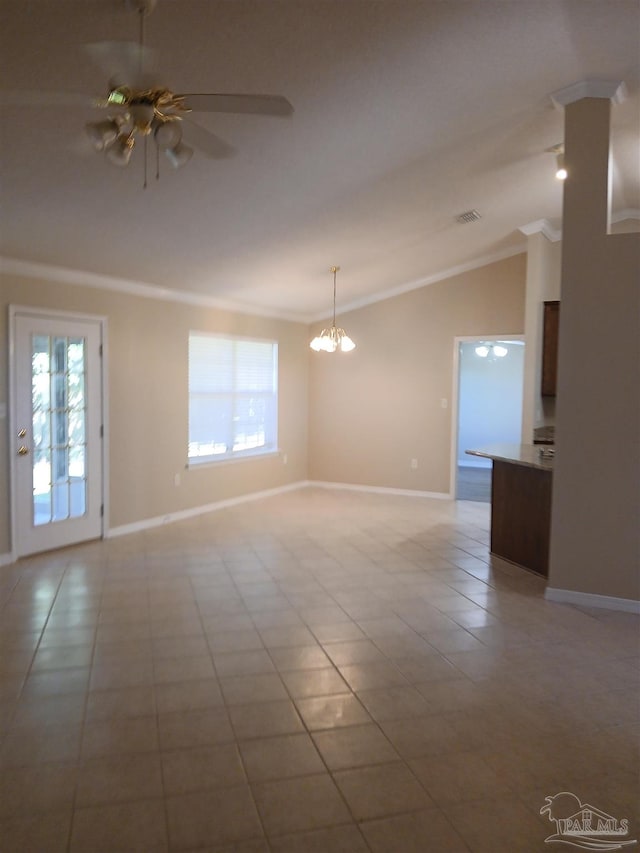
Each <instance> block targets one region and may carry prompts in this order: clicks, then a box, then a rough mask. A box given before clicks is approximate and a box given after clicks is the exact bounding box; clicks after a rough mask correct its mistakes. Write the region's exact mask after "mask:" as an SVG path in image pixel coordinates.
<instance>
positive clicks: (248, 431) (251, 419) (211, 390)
mask: <svg viewBox="0 0 640 853" xmlns="http://www.w3.org/2000/svg"><path fill="white" fill-rule="evenodd" d="M277 377H278V345H277V343H276V342H275V341H256V340H248V339H246V338H231V337H222V336H219V335H206V334H203V333H197V332H191V333H190V335H189V461H190V462H206V461H212V460H216V459H224V458H229V457H234V456H240V455H249V454H257V453H268V452H271V451H273V450H276V449H277V445H278V442H277V412H278V387H277Z"/></svg>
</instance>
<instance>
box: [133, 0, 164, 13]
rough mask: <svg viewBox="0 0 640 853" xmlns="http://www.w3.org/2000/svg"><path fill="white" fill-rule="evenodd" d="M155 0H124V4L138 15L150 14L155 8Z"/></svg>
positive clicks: (156, 0)
mask: <svg viewBox="0 0 640 853" xmlns="http://www.w3.org/2000/svg"><path fill="white" fill-rule="evenodd" d="M157 2H158V0H125V6H126V7H127V9H131V10H132V11H133V12H137V13H138V14H139V15H150V14H151V13H152V12H153V10H154V9H155V8H156V4H157Z"/></svg>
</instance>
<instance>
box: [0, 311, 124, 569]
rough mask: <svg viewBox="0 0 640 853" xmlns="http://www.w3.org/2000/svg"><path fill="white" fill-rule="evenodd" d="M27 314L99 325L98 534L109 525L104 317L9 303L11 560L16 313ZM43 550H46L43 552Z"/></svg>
mask: <svg viewBox="0 0 640 853" xmlns="http://www.w3.org/2000/svg"><path fill="white" fill-rule="evenodd" d="M18 315H20V316H25V315H26V316H28V317H33V318H34V319H36V318H38V317H44V318H51V319H55V320H69V321H71V322H74V321H75V322H88V323H95V324H96V325H97V326H98V327H99V329H100V348H101V356H102V357H101V358H100V366H99V372H100V408H101V422H102V447H101V454H100V462H101V466H102V495H101V502H102V506H103V512H102V519H101V533H100V538H101V539H104V538H105V535H106V531H107V530H108V529H109V395H108V394H107V388H108V387H109V385H108V375H107V363H108V347H107V344H108V338H107V317H105V316H102V315H97V314H82V313H80V312H78V311H60V310H57V309H54V308H36V307H34V306H32V305H9V401H10V402H9V457H10V460H11V461H10V464H9V510H10V528H9V530H10V535H11V560H12V562H15V561H16V560H17V559H18V558H19V555H18V545H17V543H18V537H17V527H18V521H17V495H16V477H17V467H16V466H17V456H16V454H17V445H18V441H17V432H18V423H17V395H18V389H17V387H16V385H17V383H16V369H17V365H16V328H15V324H16V317H17V316H18ZM44 553H46V552H44Z"/></svg>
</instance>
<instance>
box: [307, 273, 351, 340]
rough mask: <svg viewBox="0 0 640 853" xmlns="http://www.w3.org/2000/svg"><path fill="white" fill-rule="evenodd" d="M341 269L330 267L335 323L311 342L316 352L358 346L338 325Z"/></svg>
mask: <svg viewBox="0 0 640 853" xmlns="http://www.w3.org/2000/svg"><path fill="white" fill-rule="evenodd" d="M339 269H340V267H329V272H331V273H333V323H332V324H331V327H330V328H329V329H323V330H322V331H321V332H320V334H319V335H318V336H317V337H315V338H314V339H313V340H312V341H311V343H310V344H309V346H310V347H311V349H312V350H315V352H335V351H336V350H338V349H339V350H340V351H341V352H351V350H352V349H355V348H356V345H355V344H354V342H353V341H352V340H351V338H350V337H349V336H348V335H347V333H346V332H345V330H344V329H340V328H338V327H337V326H336V274H337V272H338V270H339Z"/></svg>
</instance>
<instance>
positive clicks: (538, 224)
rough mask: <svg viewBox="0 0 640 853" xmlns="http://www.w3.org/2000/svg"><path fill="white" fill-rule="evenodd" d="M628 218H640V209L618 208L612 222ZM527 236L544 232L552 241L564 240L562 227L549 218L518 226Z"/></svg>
mask: <svg viewBox="0 0 640 853" xmlns="http://www.w3.org/2000/svg"><path fill="white" fill-rule="evenodd" d="M627 219H638V220H640V209H638V208H637V207H625V208H624V210H618V211H617V212H616V213H612V214H611V219H610V222H611V224H612V225H613V224H615V223H617V222H625V221H626V220H627ZM518 231H521V232H522V233H523V234H524V235H525V236H527V237H531V235H532V234H544V236H545V237H546V238H547V240H549V241H550V242H551V243H557V242H558V241H559V240H562V228H554V227H553V225H552V224H551V223H550V222H549V220H548V219H536V221H535V222H529V223H528V224H527V225H521V226H520V227H519V228H518Z"/></svg>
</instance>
